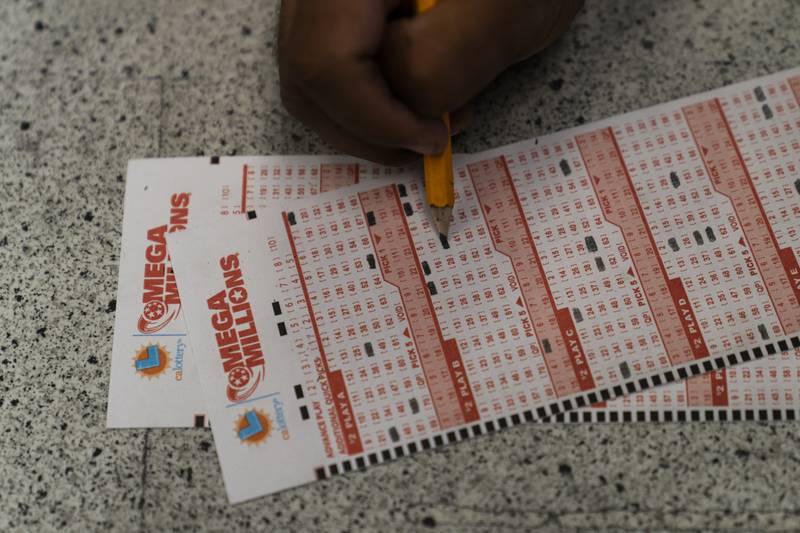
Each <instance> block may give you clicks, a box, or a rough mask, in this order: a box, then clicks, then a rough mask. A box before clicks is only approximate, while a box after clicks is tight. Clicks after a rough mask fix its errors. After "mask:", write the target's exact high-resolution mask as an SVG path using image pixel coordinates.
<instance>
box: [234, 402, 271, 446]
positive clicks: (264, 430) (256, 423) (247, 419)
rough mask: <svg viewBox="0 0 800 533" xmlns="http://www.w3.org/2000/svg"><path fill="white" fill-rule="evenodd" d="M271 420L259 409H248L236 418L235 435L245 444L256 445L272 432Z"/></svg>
mask: <svg viewBox="0 0 800 533" xmlns="http://www.w3.org/2000/svg"><path fill="white" fill-rule="evenodd" d="M272 426H273V424H272V420H271V419H270V418H269V416H268V415H267V414H266V413H265V412H263V411H261V410H260V409H248V410H247V411H245V412H244V413H242V414H241V415H239V416H238V417H237V418H236V422H235V424H234V428H233V429H234V431H235V432H236V437H237V438H238V439H239V440H240V441H241V442H242V443H243V444H247V445H258V444H261V443H262V442H264V441H265V440H267V438H268V437H269V436H270V434H271V433H272Z"/></svg>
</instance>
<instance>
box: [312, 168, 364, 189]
mask: <svg viewBox="0 0 800 533" xmlns="http://www.w3.org/2000/svg"><path fill="white" fill-rule="evenodd" d="M356 183H358V165H357V164H347V163H340V164H330V163H323V164H321V165H320V166H319V192H320V193H324V192H328V191H332V190H334V189H338V188H339V187H347V186H348V185H355V184H356Z"/></svg>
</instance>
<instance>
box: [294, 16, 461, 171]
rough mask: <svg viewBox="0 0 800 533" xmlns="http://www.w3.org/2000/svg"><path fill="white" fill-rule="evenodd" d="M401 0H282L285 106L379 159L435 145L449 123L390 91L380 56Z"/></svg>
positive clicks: (389, 160) (333, 139)
mask: <svg viewBox="0 0 800 533" xmlns="http://www.w3.org/2000/svg"><path fill="white" fill-rule="evenodd" d="M403 4H404V2H403V0H283V3H282V5H281V19H280V37H279V44H278V47H279V50H278V63H279V69H280V77H281V98H282V99H283V104H284V106H286V109H287V110H288V111H289V112H290V113H291V114H292V115H294V116H295V117H297V118H298V119H300V120H301V121H302V122H304V123H305V124H306V125H308V126H309V127H310V128H312V129H313V130H315V131H316V132H317V133H319V134H320V136H321V137H322V138H323V139H324V140H325V141H327V142H329V143H330V144H331V145H333V146H334V147H335V148H337V149H339V150H342V151H344V152H348V153H351V154H353V155H356V156H359V157H363V158H366V159H370V160H373V161H378V162H381V163H385V164H404V163H407V162H408V161H410V160H412V159H414V158H416V157H418V154H435V153H439V152H441V151H442V150H443V149H444V147H445V146H446V144H447V135H448V133H447V129H446V127H445V126H444V123H443V122H442V120H441V119H440V118H433V117H432V118H425V117H422V116H420V115H419V114H417V113H415V112H414V111H412V110H411V109H409V108H408V106H406V105H405V104H404V103H403V102H402V101H400V100H398V99H397V98H396V97H395V96H394V95H393V93H392V91H391V89H390V87H389V85H388V83H387V82H386V80H385V78H384V75H383V73H382V71H381V67H380V65H379V64H378V57H379V53H380V49H381V44H382V42H383V39H384V34H385V31H386V28H387V24H388V23H389V20H390V18H391V16H392V15H393V13H394V12H395V10H397V9H399V8H401V7H403Z"/></svg>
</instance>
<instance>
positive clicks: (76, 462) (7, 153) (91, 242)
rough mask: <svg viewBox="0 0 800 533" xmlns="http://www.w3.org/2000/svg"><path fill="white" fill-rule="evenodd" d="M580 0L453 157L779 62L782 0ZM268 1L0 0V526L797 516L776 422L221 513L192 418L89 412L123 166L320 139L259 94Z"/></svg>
mask: <svg viewBox="0 0 800 533" xmlns="http://www.w3.org/2000/svg"><path fill="white" fill-rule="evenodd" d="M587 4H588V5H587V6H586V8H585V9H584V11H583V13H582V14H581V16H580V18H579V19H578V20H577V21H576V23H575V24H574V26H573V27H572V29H571V30H570V31H569V33H568V34H567V35H566V36H565V37H564V38H563V39H562V40H561V41H560V42H559V43H557V44H556V45H555V46H553V47H552V48H551V49H550V50H549V51H547V52H546V53H545V54H543V55H542V56H541V57H539V58H537V59H534V60H532V61H529V62H527V63H526V64H523V65H519V66H517V67H515V68H513V69H512V71H510V72H508V73H507V74H506V75H504V76H502V77H501V78H500V79H499V80H498V81H497V82H496V83H494V84H493V85H492V87H490V88H489V90H488V91H487V92H486V93H485V94H484V95H483V96H481V97H479V98H478V100H477V116H476V123H475V125H474V127H473V129H471V130H469V131H467V132H465V133H464V134H463V135H461V136H460V138H459V139H458V141H457V143H456V149H457V150H460V151H466V150H479V149H485V148H490V147H494V146H497V145H499V144H503V143H508V142H512V141H516V140H520V139H524V138H528V137H533V136H536V135H538V134H541V133H545V132H549V131H555V130H558V129H561V128H564V127H568V126H573V125H576V124H580V123H582V122H584V121H591V120H596V119H600V118H603V117H606V116H609V115H612V114H615V113H619V112H622V111H627V110H631V109H636V108H639V107H644V106H646V105H650V104H654V103H658V102H663V101H667V100H670V99H672V98H675V97H679V96H683V95H687V94H691V93H695V92H699V91H702V90H706V89H711V88H714V87H716V86H719V85H722V84H724V83H730V82H733V81H736V80H741V79H746V78H751V77H755V76H759V75H762V74H767V73H769V72H773V71H777V70H780V69H783V68H788V67H792V66H797V65H800V45H798V43H800V30H798V27H799V24H800V3H799V2H797V1H768V0H762V1H758V2H756V1H747V0H738V1H735V2H732V1H726V0H705V1H694V2H689V1H677V0H673V1H663V0H618V1H613V0H589V2H587ZM276 12H277V7H276V2H275V1H274V0H271V1H257V0H247V1H244V0H243V1H231V2H225V3H223V2H219V1H216V2H215V1H212V0H203V1H199V0H180V1H167V0H163V1H162V0H140V1H137V2H123V1H113V2H112V1H109V0H52V1H44V0H38V1H37V0H31V1H23V0H19V1H15V0H5V1H3V2H1V3H0V265H2V266H0V531H53V530H59V531H94V530H106V529H108V530H115V531H162V530H163V531H167V530H176V531H198V530H208V531H221V530H225V531H238V530H247V529H254V530H275V531H315V530H331V531H394V530H397V531H422V530H434V531H518V530H521V531H557V530H575V531H578V530H584V531H594V530H597V529H609V530H642V529H648V530H666V531H694V530H711V529H721V530H722V529H724V530H774V531H782V530H796V529H800V503H798V482H797V481H796V480H797V479H798V476H800V447H798V439H800V426H798V425H797V424H779V423H772V424H760V423H737V424H720V423H713V424H711V423H710V424H628V425H563V426H556V425H550V426H543V425H535V426H524V427H519V428H516V429H513V430H510V431H506V432H503V433H502V434H498V435H495V436H493V437H489V438H480V439H477V440H474V441H472V442H467V443H463V444H459V445H456V446H453V447H450V448H447V449H444V450H441V451H437V452H432V453H424V454H420V455H418V456H415V457H413V458H409V459H406V460H402V461H398V462H396V463H394V464H391V465H386V466H380V467H376V468H373V469H370V470H369V471H368V472H365V473H356V474H351V475H347V476H343V477H340V478H338V479H334V480H329V481H325V482H322V483H317V484H313V485H310V486H306V487H301V488H298V489H294V490H290V491H286V492H283V493H280V494H277V495H274V496H270V497H266V498H262V499H259V500H257V501H253V502H249V503H246V504H243V505H240V506H236V507H231V506H229V505H228V504H227V502H226V499H225V495H224V490H223V486H222V480H221V477H220V473H219V465H218V463H217V460H216V455H215V451H214V445H213V442H212V439H211V435H210V433H208V432H206V431H204V430H168V431H156V430H152V431H106V430H104V428H103V425H104V419H105V405H106V394H107V386H108V385H107V384H108V373H109V358H110V352H111V332H112V327H113V317H114V309H115V305H116V302H115V300H114V298H115V290H116V276H117V254H118V250H119V238H120V227H121V217H122V199H123V190H124V182H123V181H124V172H125V165H126V162H127V160H128V159H131V158H134V157H155V156H159V155H160V156H177V155H195V154H201V153H220V154H233V153H237V154H245V153H247V154H269V153H309V152H313V153H328V152H330V149H329V148H328V147H326V146H325V145H324V144H323V143H321V142H320V141H319V140H318V139H317V138H316V137H315V136H314V135H313V134H311V133H310V132H308V131H307V130H306V129H304V128H303V127H302V126H301V125H299V124H297V123H296V122H294V121H293V120H292V119H290V118H289V117H288V116H287V114H286V113H285V111H284V110H283V109H282V108H281V106H280V102H279V99H278V92H277V80H276V67H275V60H274V49H275V34H274V29H275V21H276Z"/></svg>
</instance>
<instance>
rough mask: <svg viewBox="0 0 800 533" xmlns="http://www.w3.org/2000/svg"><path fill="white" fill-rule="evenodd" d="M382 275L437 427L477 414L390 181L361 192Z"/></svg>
mask: <svg viewBox="0 0 800 533" xmlns="http://www.w3.org/2000/svg"><path fill="white" fill-rule="evenodd" d="M358 196H359V199H360V201H361V207H362V209H363V210H364V214H365V216H366V217H367V220H368V223H369V232H370V235H371V237H372V244H373V247H374V248H375V254H376V256H377V258H378V262H379V263H380V268H381V272H382V273H383V278H384V279H385V280H386V282H387V283H389V284H391V285H393V286H395V287H397V290H398V292H399V293H400V297H401V299H402V301H403V307H404V308H405V313H406V318H407V320H408V324H409V328H408V329H409V330H410V331H407V335H408V336H409V337H410V338H412V339H413V340H414V343H415V344H416V347H417V350H418V351H419V355H420V362H421V364H422V370H423V372H424V374H425V379H426V381H427V382H428V389H429V390H430V393H431V398H432V399H433V405H434V409H435V410H436V415H437V416H438V418H439V424H440V425H441V427H442V429H447V428H449V427H452V426H456V425H459V424H464V423H467V422H474V421H476V420H478V419H479V414H478V408H477V405H476V404H475V398H474V397H473V394H472V388H471V387H470V384H469V380H468V379H467V373H466V369H465V367H464V363H463V361H462V360H461V355H460V353H459V351H458V345H457V344H456V341H455V340H452V339H448V340H445V339H444V338H443V337H442V330H441V328H440V326H439V320H438V318H437V317H436V312H435V311H434V308H433V302H432V301H431V297H430V294H429V293H428V286H427V284H426V282H425V278H424V277H423V275H422V267H421V266H420V262H419V258H418V257H417V253H416V250H415V248H414V243H413V241H412V240H411V232H410V231H409V228H408V224H407V223H406V219H405V215H404V214H403V209H402V206H401V204H400V198H399V196H398V195H397V191H396V190H395V188H394V187H384V188H381V189H374V190H371V191H368V192H363V193H360V194H359V195H358Z"/></svg>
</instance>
